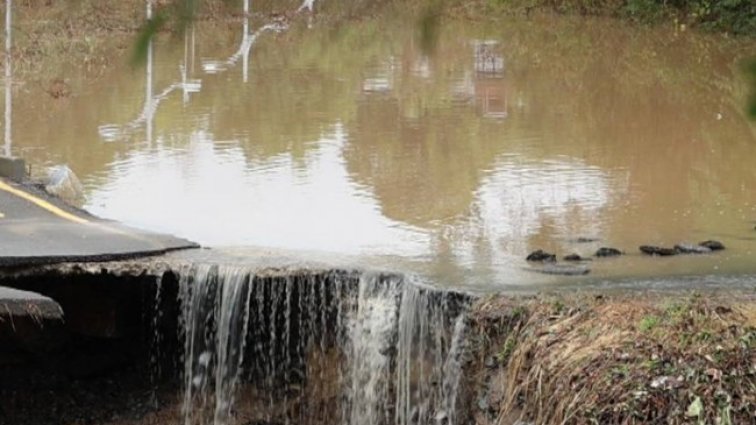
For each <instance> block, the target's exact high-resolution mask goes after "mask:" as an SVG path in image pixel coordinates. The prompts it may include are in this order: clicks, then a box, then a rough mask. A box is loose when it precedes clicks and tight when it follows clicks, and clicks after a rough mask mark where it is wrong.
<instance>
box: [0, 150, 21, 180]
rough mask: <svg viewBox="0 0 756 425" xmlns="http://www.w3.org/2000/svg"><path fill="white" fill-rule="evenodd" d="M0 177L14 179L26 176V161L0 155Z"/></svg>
mask: <svg viewBox="0 0 756 425" xmlns="http://www.w3.org/2000/svg"><path fill="white" fill-rule="evenodd" d="M0 177H5V178H7V179H11V180H14V181H22V180H24V179H25V178H26V161H24V160H23V159H21V158H13V157H8V156H0Z"/></svg>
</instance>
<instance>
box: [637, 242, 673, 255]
mask: <svg viewBox="0 0 756 425" xmlns="http://www.w3.org/2000/svg"><path fill="white" fill-rule="evenodd" d="M638 249H640V251H641V252H642V253H644V254H648V255H658V256H662V257H668V256H670V255H677V250H676V249H674V248H663V247H660V246H651V245H641V246H640V247H639V248H638Z"/></svg>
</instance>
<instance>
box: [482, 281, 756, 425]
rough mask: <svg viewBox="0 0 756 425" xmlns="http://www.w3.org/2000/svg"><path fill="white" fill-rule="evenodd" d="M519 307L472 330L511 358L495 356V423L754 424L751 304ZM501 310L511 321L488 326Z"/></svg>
mask: <svg viewBox="0 0 756 425" xmlns="http://www.w3.org/2000/svg"><path fill="white" fill-rule="evenodd" d="M519 308H520V312H519V313H518V314H516V315H513V314H512V311H513V310H512V302H511V300H509V301H502V299H489V300H486V301H485V302H484V304H483V305H480V306H479V314H478V317H477V321H476V323H477V325H478V326H477V329H478V331H479V332H482V333H487V332H493V333H494V334H498V336H494V337H492V338H489V339H488V341H489V343H488V346H489V349H488V350H487V351H488V352H489V353H493V354H494V355H497V354H496V353H497V350H499V351H498V352H499V353H501V352H509V353H510V354H508V355H506V356H502V355H501V354H499V358H500V359H501V360H502V366H506V367H502V368H500V369H497V370H496V372H495V373H503V374H506V377H505V379H502V380H500V381H501V382H503V383H504V384H503V385H505V389H504V391H503V393H504V396H503V399H502V401H501V403H500V404H499V405H498V406H496V407H497V409H498V411H497V412H496V420H495V421H494V423H497V424H499V425H504V424H506V423H510V422H509V421H510V420H511V418H512V416H513V414H517V415H518V416H521V417H522V418H523V419H527V420H529V421H533V422H534V423H537V424H589V423H598V424H634V423H667V424H677V423H710V424H714V423H718V424H728V423H729V424H737V423H753V422H754V421H755V420H756V416H754V415H756V302H754V301H753V300H748V301H744V300H729V299H723V298H709V297H706V298H704V297H700V296H692V297H690V298H686V299H684V300H680V299H676V298H675V299H673V298H667V299H664V300H655V299H650V298H649V299H639V298H637V297H632V298H631V297H619V298H599V299H593V298H589V297H582V298H575V299H572V300H565V299H560V298H558V299H553V300H544V299H535V300H529V301H527V302H526V303H525V304H524V306H523V307H519ZM497 310H499V311H501V312H504V317H507V318H508V319H506V320H502V319H494V317H495V312H496V311H497ZM515 316H516V317H515ZM492 326H494V327H497V326H498V329H491V327H492ZM502 326H504V330H502ZM503 335H506V337H503ZM513 346H514V347H513ZM503 357H506V358H503ZM697 400H700V407H701V409H699V404H698V403H699V402H698V401H697Z"/></svg>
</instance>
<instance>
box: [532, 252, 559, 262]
mask: <svg viewBox="0 0 756 425" xmlns="http://www.w3.org/2000/svg"><path fill="white" fill-rule="evenodd" d="M525 259H526V260H527V261H534V262H541V263H555V262H556V255H554V254H551V253H548V252H545V251H544V250H542V249H538V250H535V251H533V252H531V253H530V254H528V256H527V257H525Z"/></svg>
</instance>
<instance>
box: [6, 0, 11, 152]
mask: <svg viewBox="0 0 756 425" xmlns="http://www.w3.org/2000/svg"><path fill="white" fill-rule="evenodd" d="M12 9H13V1H12V0H5V156H10V155H11V108H12V103H13V102H12V100H13V99H12V96H13V95H12V93H11V91H12V87H11V80H12V71H11V67H12V63H11V54H12V52H11V23H12V15H11V10H12Z"/></svg>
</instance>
